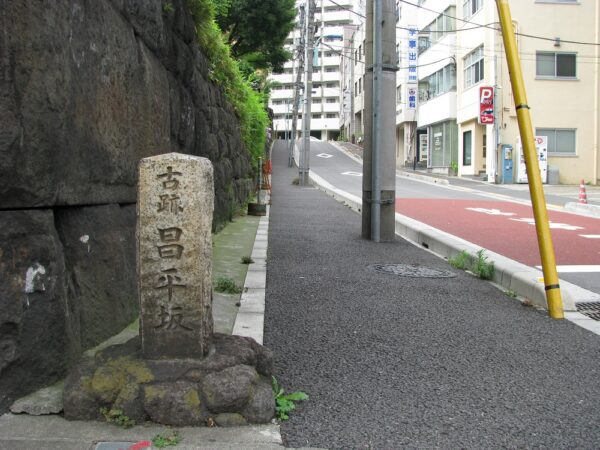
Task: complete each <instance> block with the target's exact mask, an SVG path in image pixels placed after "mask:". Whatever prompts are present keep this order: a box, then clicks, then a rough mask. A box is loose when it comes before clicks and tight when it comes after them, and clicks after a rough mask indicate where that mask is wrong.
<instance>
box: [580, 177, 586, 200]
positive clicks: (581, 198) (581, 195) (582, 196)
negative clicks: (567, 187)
mask: <svg viewBox="0 0 600 450" xmlns="http://www.w3.org/2000/svg"><path fill="white" fill-rule="evenodd" d="M579 203H584V204H587V194H586V193H585V183H584V182H583V179H582V180H581V184H580V185H579Z"/></svg>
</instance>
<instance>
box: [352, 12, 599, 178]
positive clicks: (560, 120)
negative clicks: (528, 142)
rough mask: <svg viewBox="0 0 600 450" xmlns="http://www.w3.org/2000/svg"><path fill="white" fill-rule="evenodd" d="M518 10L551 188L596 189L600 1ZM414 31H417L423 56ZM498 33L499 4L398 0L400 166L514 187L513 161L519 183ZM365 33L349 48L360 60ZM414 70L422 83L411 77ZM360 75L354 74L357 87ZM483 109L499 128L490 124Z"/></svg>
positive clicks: (357, 110) (515, 137) (507, 83)
mask: <svg viewBox="0 0 600 450" xmlns="http://www.w3.org/2000/svg"><path fill="white" fill-rule="evenodd" d="M510 7H511V12H512V18H513V23H514V27H515V30H516V32H517V33H518V35H517V42H518V49H519V55H520V59H521V64H522V68H523V77H524V80H525V87H526V90H527V97H528V103H529V106H530V108H531V116H532V121H533V126H534V133H535V134H536V136H540V137H542V136H543V137H545V138H546V142H547V151H548V153H547V164H548V176H549V181H550V182H557V181H559V182H560V183H564V184H578V183H579V182H580V181H581V180H582V179H583V180H584V181H585V182H591V183H592V184H598V182H599V181H600V116H599V115H600V45H598V43H600V2H599V1H583V0H579V1H576V0H511V1H510ZM413 28H416V29H417V30H418V36H417V39H416V40H417V48H416V49H415V48H414V45H415V42H414V41H415V39H414V35H413V34H412V32H411V31H410V30H411V29H413ZM498 28H499V22H498V13H497V9H496V3H495V1H492V0H456V1H455V0H408V1H404V0H403V1H398V2H397V36H398V45H397V53H398V66H399V71H398V74H397V83H396V84H397V86H396V93H395V95H396V100H397V108H396V124H397V128H396V142H397V145H396V161H397V165H398V166H399V167H403V166H412V165H413V163H415V164H418V165H419V166H420V167H427V168H428V170H430V171H432V172H448V171H449V170H450V169H452V168H454V169H457V170H458V174H459V175H460V176H472V177H479V178H481V179H486V180H487V181H489V182H498V183H500V182H511V179H510V178H509V177H508V174H506V173H503V170H504V167H505V160H503V159H502V157H504V156H506V157H509V158H511V161H512V162H513V171H512V181H516V180H517V175H518V170H519V158H518V156H519V155H518V153H517V149H518V144H517V143H518V137H519V131H518V125H517V119H516V113H515V108H514V102H513V98H512V89H511V85H510V79H509V75H508V69H507V64H506V55H505V53H504V45H503V42H502V36H501V33H500V32H499V31H498ZM361 32H362V28H359V29H358V31H357V32H356V33H355V37H354V39H353V42H352V43H351V44H352V45H351V48H352V51H354V52H356V51H357V50H358V46H359V45H360V44H359V43H358V41H359V40H361V39H360V38H358V39H357V37H358V36H360V33H361ZM415 50H416V54H415ZM411 65H413V66H416V69H415V68H414V67H413V68H412V69H411ZM355 69H356V67H355ZM415 71H416V73H417V79H418V83H417V84H415V83H414V79H413V80H410V78H409V77H410V76H411V74H412V75H414V73H415ZM359 73H360V71H357V70H355V72H354V78H355V80H354V83H357V82H358V80H357V79H356V78H357V74H359ZM353 86H356V88H355V89H354V95H355V97H354V102H353V106H354V107H353V109H354V111H353V113H354V117H355V119H356V118H357V117H360V113H361V110H360V106H361V105H362V99H359V98H358V97H357V96H360V93H359V86H358V84H353ZM488 87H491V88H494V95H493V98H494V105H493V107H483V108H482V107H481V105H480V91H481V88H488ZM415 89H416V90H417V97H418V99H417V103H416V107H415V108H414V109H413V108H411V101H410V99H411V98H412V97H413V96H412V95H411V94H414V93H415ZM481 111H484V112H485V113H486V114H487V116H488V117H493V118H494V119H495V120H494V123H493V124H482V123H481V120H480V112H481ZM503 146H504V147H509V148H511V149H512V152H508V153H506V152H504V151H503Z"/></svg>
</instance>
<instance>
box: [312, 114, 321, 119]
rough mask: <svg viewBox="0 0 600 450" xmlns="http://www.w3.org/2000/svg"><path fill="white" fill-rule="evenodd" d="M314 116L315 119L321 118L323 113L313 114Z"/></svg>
mask: <svg viewBox="0 0 600 450" xmlns="http://www.w3.org/2000/svg"><path fill="white" fill-rule="evenodd" d="M312 118H313V119H320V118H321V114H312Z"/></svg>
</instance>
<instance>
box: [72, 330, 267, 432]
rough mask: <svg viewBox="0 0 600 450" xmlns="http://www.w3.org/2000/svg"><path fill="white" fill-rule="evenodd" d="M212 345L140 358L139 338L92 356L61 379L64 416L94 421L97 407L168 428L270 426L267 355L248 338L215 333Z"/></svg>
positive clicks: (139, 421) (99, 409)
mask: <svg viewBox="0 0 600 450" xmlns="http://www.w3.org/2000/svg"><path fill="white" fill-rule="evenodd" d="M212 342H213V345H212V349H211V352H210V354H209V356H207V357H206V358H204V359H198V360H196V359H177V360H175V359H172V360H145V359H143V358H142V352H141V342H140V339H139V337H138V338H134V339H131V340H130V341H128V342H127V343H125V344H121V345H115V346H112V347H108V348H106V349H104V350H102V351H100V352H98V353H97V354H96V355H95V357H94V358H88V359H85V360H83V361H81V362H80V364H79V365H78V366H77V367H76V368H75V369H74V370H72V371H71V373H70V374H69V376H68V377H67V379H66V381H65V390H64V414H65V418H66V419H69V420H101V419H103V418H104V416H103V414H102V412H101V410H103V411H107V410H108V411H110V410H112V411H113V414H118V415H121V416H123V417H124V416H126V417H127V418H129V419H131V420H133V421H135V422H136V423H141V422H144V421H146V420H150V421H153V422H157V423H160V424H164V425H173V426H202V425H212V424H217V425H220V426H233V425H244V424H248V423H267V422H269V421H270V420H271V419H272V418H273V416H274V413H275V398H274V394H273V390H272V387H271V376H272V370H273V355H272V352H271V351H270V350H269V349H267V348H266V347H263V346H262V345H260V344H258V343H256V341H254V340H253V339H251V338H247V337H241V336H230V335H225V334H218V333H215V334H214V335H213V339H212ZM117 410H118V411H117Z"/></svg>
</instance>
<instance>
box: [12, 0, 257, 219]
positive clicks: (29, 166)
mask: <svg viewBox="0 0 600 450" xmlns="http://www.w3.org/2000/svg"><path fill="white" fill-rule="evenodd" d="M170 3H171V4H172V6H173V8H172V11H171V12H167V11H164V9H163V2H161V1H160V0H148V1H143V2H140V1H137V0H119V1H117V0H114V1H110V0H97V1H94V2H84V1H83V0H75V1H71V0H56V1H53V2H52V5H51V6H50V7H46V8H43V9H42V8H40V6H39V4H38V3H37V2H35V1H33V0H24V1H19V2H10V1H8V0H3V1H2V8H1V10H2V17H3V18H4V19H2V20H3V22H2V23H3V24H4V26H5V27H6V29H5V33H3V34H2V36H0V47H1V48H3V54H4V55H11V57H10V58H8V57H7V58H2V59H1V60H0V65H2V69H3V70H2V73H3V77H2V78H0V97H1V98H2V101H1V102H0V122H1V123H2V128H1V129H0V155H2V159H3V160H4V161H9V163H8V164H3V165H2V166H1V167H0V180H3V182H2V183H0V208H17V207H18V208H22V207H31V206H36V207H38V206H46V207H51V206H55V205H92V204H105V203H133V202H135V185H136V176H137V174H136V172H135V168H136V165H137V161H138V160H139V159H141V158H143V157H147V156H152V155H155V154H158V153H164V152H166V151H180V152H185V153H190V154H194V155H197V156H206V157H209V158H210V159H211V160H212V161H213V163H214V164H215V166H217V167H220V166H224V167H225V166H231V164H232V161H239V165H236V168H237V169H238V171H236V172H233V173H231V176H230V177H229V178H223V177H221V176H220V175H219V177H218V180H217V181H218V183H219V184H218V186H217V187H218V189H217V191H218V192H219V194H220V195H221V194H222V195H226V196H227V197H226V198H223V199H221V198H219V199H218V201H217V211H216V213H215V219H216V221H219V220H223V219H224V218H226V217H227V216H228V211H229V207H230V204H231V202H235V203H238V204H241V203H242V202H243V201H244V200H245V197H235V198H234V197H233V195H236V194H237V193H238V192H239V193H241V194H245V193H247V192H245V191H246V189H245V188H242V189H241V190H238V189H237V188H236V189H233V190H231V189H229V187H230V186H231V184H232V180H233V179H235V180H239V181H237V183H239V184H240V185H242V186H249V185H250V176H249V173H250V170H251V169H250V165H249V161H250V158H249V156H248V154H247V152H246V151H245V150H244V148H243V145H242V143H241V138H240V131H239V126H238V121H237V118H236V116H235V113H234V111H233V109H232V108H231V107H230V106H229V105H228V104H227V102H226V101H225V99H224V96H223V95H222V93H221V91H220V90H219V88H217V87H215V86H214V85H212V84H211V83H210V82H209V81H208V64H207V62H206V59H205V58H204V56H203V55H202V53H201V52H200V50H199V48H198V45H197V43H196V38H195V28H194V24H193V19H192V17H191V15H190V14H189V11H188V9H187V6H186V2H185V0H173V1H172V2H170ZM148 93H151V95H148ZM199 122H202V123H204V124H205V126H203V127H201V129H200V130H198V129H197V126H196V125H197V124H198V123H199ZM223 143H225V144H226V145H223ZM219 173H222V171H220V170H219Z"/></svg>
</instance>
